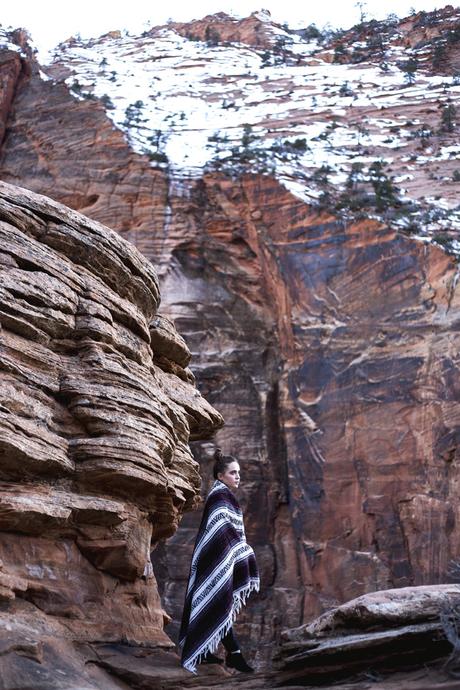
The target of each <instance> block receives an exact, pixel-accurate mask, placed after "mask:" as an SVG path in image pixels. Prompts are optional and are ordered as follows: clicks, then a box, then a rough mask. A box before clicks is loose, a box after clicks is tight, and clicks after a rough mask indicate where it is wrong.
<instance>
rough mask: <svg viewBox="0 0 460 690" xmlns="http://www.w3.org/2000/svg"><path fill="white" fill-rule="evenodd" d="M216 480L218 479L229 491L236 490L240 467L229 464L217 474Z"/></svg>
mask: <svg viewBox="0 0 460 690" xmlns="http://www.w3.org/2000/svg"><path fill="white" fill-rule="evenodd" d="M217 479H220V481H221V482H223V483H224V484H225V485H226V486H228V488H229V489H237V488H238V486H239V484H240V466H239V464H238V463H237V462H236V460H235V461H234V462H231V463H230V464H229V465H227V467H226V468H225V470H224V471H223V472H219V474H218V475H217Z"/></svg>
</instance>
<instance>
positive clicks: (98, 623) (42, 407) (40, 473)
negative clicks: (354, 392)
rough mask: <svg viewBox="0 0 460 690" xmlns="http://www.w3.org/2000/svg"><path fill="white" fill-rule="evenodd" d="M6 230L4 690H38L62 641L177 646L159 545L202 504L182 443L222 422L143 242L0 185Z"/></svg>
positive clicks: (0, 312)
mask: <svg viewBox="0 0 460 690" xmlns="http://www.w3.org/2000/svg"><path fill="white" fill-rule="evenodd" d="M0 235H1V238H2V240H1V243H2V252H1V255H0V322H1V331H0V344H1V352H2V357H1V386H0V394H1V404H0V600H1V602H2V610H1V613H0V644H2V645H3V646H5V645H6V647H5V649H3V647H2V654H4V655H5V656H3V657H2V681H4V683H5V685H3V686H2V687H10V685H9V683H13V679H15V682H16V681H17V679H18V678H21V679H22V675H21V674H22V673H24V679H27V683H28V687H29V686H30V687H38V686H36V685H34V682H38V678H39V676H40V673H45V670H46V669H48V670H49V669H50V668H51V669H52V667H53V663H55V662H56V659H57V658H58V657H59V655H60V652H59V651H56V648H55V645H53V644H52V643H51V640H52V639H53V638H55V637H56V636H58V637H59V636H60V637H62V638H63V640H67V642H68V644H72V643H74V642H75V641H78V642H79V643H84V642H87V641H89V640H91V641H97V640H102V641H107V640H128V641H132V642H139V643H146V644H150V645H155V644H159V645H163V646H171V642H170V640H169V639H168V638H167V636H166V635H165V634H164V632H163V624H164V622H165V620H167V616H166V614H165V612H164V610H163V608H162V605H161V603H160V599H159V596H158V591H157V587H156V582H155V579H154V578H153V576H152V572H151V567H150V550H151V548H153V547H154V546H155V544H156V543H157V541H158V540H159V539H160V538H164V537H167V536H170V535H171V534H173V532H174V531H175V529H176V528H177V524H178V521H179V519H180V517H181V515H182V513H183V511H184V510H187V509H190V508H191V507H192V506H193V505H194V503H195V501H196V496H197V492H198V491H199V486H200V477H199V473H198V465H197V463H196V462H195V461H194V459H193V457H192V455H191V452H190V449H189V445H188V444H189V440H190V439H199V438H204V437H207V436H209V435H210V434H212V433H213V432H214V431H215V429H216V428H218V427H219V426H220V425H221V424H222V418H221V416H220V414H219V413H218V412H216V410H214V409H213V408H212V407H211V405H209V404H208V403H207V402H206V401H205V400H204V399H203V398H202V397H201V396H200V394H199V393H198V391H197V390H196V389H195V387H194V385H193V376H192V374H191V373H190V372H189V370H188V369H187V368H186V367H187V364H188V360H189V358H190V353H189V351H188V349H187V347H186V345H185V343H184V341H183V339H182V338H181V337H180V336H179V335H178V334H177V332H176V331H175V328H174V326H173V324H172V323H171V322H170V321H168V320H167V319H165V318H163V317H161V315H158V314H157V308H158V305H159V297H160V296H159V291H158V280H157V277H156V274H155V271H154V269H153V267H152V265H151V264H150V263H149V262H148V261H147V260H146V259H144V258H143V257H142V256H141V254H139V252H138V251H137V250H136V249H135V248H134V247H132V246H130V245H129V244H128V243H126V242H125V241H124V240H122V239H121V238H120V237H119V236H118V235H116V234H115V233H113V232H112V231H110V230H108V229H107V228H105V227H104V226H102V225H99V224H98V223H96V222H94V221H91V220H89V219H88V218H85V217H84V216H81V215H79V214H78V213H75V212H73V211H71V210H70V209H67V208H65V207H63V206H61V205H60V204H57V203H55V202H52V201H50V200H49V199H46V198H44V197H40V196H38V195H35V194H33V193H31V192H28V191H26V190H23V189H20V188H16V187H12V186H10V185H6V184H3V183H1V184H0ZM151 332H152V336H151ZM63 644H64V645H65V643H64V642H63ZM24 645H25V646H26V647H27V649H25V648H24ZM10 652H11V653H10ZM35 657H37V658H35ZM38 657H39V658H38ZM31 659H32V661H34V659H35V661H34V663H31V664H30V668H29V661H30V660H31ZM53 659H54V661H53ZM37 660H38V661H39V662H40V663H39V664H37V663H36V662H37ZM74 661H75V660H74ZM66 663H68V665H69V664H70V667H72V668H74V666H75V665H77V666H78V663H77V661H75V663H74V662H73V661H71V660H69V659H67V662H66ZM64 665H65V664H64ZM58 667H59V668H60V666H59V664H58ZM34 669H35V670H36V672H37V674H38V675H34ZM40 669H41V670H40ZM50 673H51V671H50ZM51 676H53V674H52V673H51ZM51 676H50V677H51ZM24 682H25V680H24ZM50 682H51V681H50ZM88 683H89V680H88ZM11 687H19V686H17V685H11ZM40 687H42V686H41V685H40ZM46 687H48V686H46ZM49 687H57V686H54V685H50V686H49ZM59 687H61V686H59ZM63 687H64V686H63ZM69 687H75V686H74V685H73V686H72V685H70V686H69ZM88 687H92V686H91V685H88ZM95 687H100V686H98V685H96V686H95ZM104 687H105V686H104ZM107 687H108V686H107Z"/></svg>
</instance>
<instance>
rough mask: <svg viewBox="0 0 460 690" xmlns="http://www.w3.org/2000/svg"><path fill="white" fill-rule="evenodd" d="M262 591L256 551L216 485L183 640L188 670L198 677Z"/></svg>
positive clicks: (193, 571)
mask: <svg viewBox="0 0 460 690" xmlns="http://www.w3.org/2000/svg"><path fill="white" fill-rule="evenodd" d="M258 589H259V574H258V571H257V565H256V559H255V556H254V551H253V550H252V549H251V547H250V546H249V544H247V543H246V536H245V533H244V525H243V515H242V513H241V509H240V506H239V504H238V501H237V500H236V498H235V496H234V495H233V493H232V492H231V491H230V489H229V488H228V487H227V486H226V485H225V484H224V483H223V482H221V481H219V480H216V481H215V482H214V485H213V487H212V489H211V491H210V492H209V494H208V498H207V500H206V504H205V507H204V512H203V518H202V520H201V525H200V529H199V531H198V535H197V538H196V542H195V549H194V551H193V556H192V564H191V567H190V576H189V581H188V586H187V594H186V597H185V605H184V613H183V616H182V625H181V630H180V634H179V645H180V646H181V647H182V665H183V666H184V668H186V669H187V670H189V671H192V673H195V669H196V666H197V664H199V663H200V661H201V660H202V659H203V658H204V657H205V656H206V654H207V653H208V652H214V651H215V650H216V648H217V646H218V644H219V642H220V640H221V639H222V638H223V637H224V636H225V634H226V633H227V632H228V630H229V629H230V628H231V626H232V623H233V621H234V619H235V617H236V615H237V613H238V611H239V610H240V608H241V606H242V605H243V604H244V603H245V602H246V598H247V597H248V596H249V594H250V593H251V592H252V590H258Z"/></svg>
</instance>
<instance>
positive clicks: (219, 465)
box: [212, 448, 236, 479]
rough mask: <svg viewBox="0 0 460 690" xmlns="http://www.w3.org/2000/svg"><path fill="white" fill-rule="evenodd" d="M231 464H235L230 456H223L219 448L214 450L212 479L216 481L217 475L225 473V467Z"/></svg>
mask: <svg viewBox="0 0 460 690" xmlns="http://www.w3.org/2000/svg"><path fill="white" fill-rule="evenodd" d="M232 462H236V460H235V458H234V457H233V456H232V455H223V454H222V450H221V449H220V448H216V450H215V451H214V467H213V470H212V473H213V475H214V479H217V475H218V474H221V473H223V472H225V470H226V469H227V467H228V466H229V465H231V464H232Z"/></svg>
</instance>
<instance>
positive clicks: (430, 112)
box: [48, 8, 460, 251]
mask: <svg viewBox="0 0 460 690" xmlns="http://www.w3.org/2000/svg"><path fill="white" fill-rule="evenodd" d="M422 14H423V13H422ZM220 16H221V15H220ZM221 17H222V16H221ZM207 19H209V27H211V28H210V29H209V30H208V31H207V36H208V40H206V41H203V40H196V36H194V35H193V24H191V25H190V30H189V31H187V32H184V30H183V28H182V31H181V33H179V32H178V30H177V28H175V25H172V24H171V25H169V26H165V27H159V28H156V29H152V30H150V31H147V32H144V34H142V35H140V36H133V35H129V34H127V33H126V32H125V33H123V34H122V33H120V32H115V33H111V34H108V35H105V36H102V37H100V38H98V39H94V40H90V41H81V40H78V39H71V40H70V41H68V42H67V43H64V44H62V45H61V46H60V47H59V50H58V51H57V52H56V54H55V56H54V60H53V63H52V64H51V65H50V66H49V68H48V72H49V74H50V75H51V76H53V77H54V78H55V79H58V80H62V79H65V81H66V83H67V84H68V86H69V88H70V90H71V92H72V93H73V94H74V95H75V97H76V98H88V97H89V98H94V97H96V98H98V99H101V100H102V102H103V103H104V104H105V107H106V109H107V115H108V116H109V117H110V118H111V119H112V120H113V122H114V124H115V125H116V126H117V127H118V128H120V129H122V130H123V131H124V132H125V133H126V137H127V139H128V141H129V142H130V145H131V146H132V147H133V149H134V150H135V151H137V152H139V153H142V154H144V155H146V156H148V157H149V158H150V159H151V161H152V165H154V166H158V165H160V166H162V167H167V168H168V170H169V172H170V175H171V176H172V177H174V178H181V179H184V178H193V177H197V176H200V175H202V174H203V171H205V170H209V169H218V170H221V171H223V172H225V173H227V174H229V175H236V174H240V173H241V172H245V171H249V172H256V171H258V172H262V173H267V174H274V175H275V176H276V177H277V178H279V179H280V180H281V181H282V182H283V183H284V184H285V185H286V186H287V187H288V188H289V189H290V190H291V191H292V192H293V193H294V194H296V195H298V196H299V197H301V198H302V199H304V200H305V201H307V202H314V203H322V204H324V205H328V206H331V208H335V210H339V211H341V212H342V213H345V214H349V213H356V212H361V213H363V212H364V213H366V214H367V215H369V214H370V215H375V216H377V217H384V218H386V219H391V221H392V222H396V223H398V224H399V225H400V226H401V227H404V228H407V229H408V230H409V231H411V232H413V233H414V234H416V235H417V236H421V237H423V236H427V237H428V236H430V237H432V236H433V235H435V237H436V239H437V241H439V242H441V243H443V244H445V245H446V246H448V247H449V248H451V249H453V250H455V251H457V249H458V248H459V247H460V244H457V241H456V236H457V231H458V229H460V210H459V206H458V198H457V192H458V186H459V185H458V182H459V179H460V161H459V151H460V147H459V145H458V137H457V133H456V131H457V129H456V123H455V118H456V113H455V102H456V101H458V100H459V98H460V78H459V77H458V75H457V73H456V72H455V71H454V70H451V73H450V74H449V73H445V74H439V73H438V74H433V51H434V50H435V49H436V46H438V47H439V45H440V42H441V43H442V41H444V43H445V44H446V45H447V46H448V47H449V48H451V47H452V46H454V48H455V47H456V41H457V34H456V32H458V27H459V26H460V10H453V8H450V9H449V8H446V10H445V11H444V13H439V14H438V15H436V16H434V18H433V17H432V16H431V15H423V16H421V15H416V16H415V17H412V18H408V19H407V20H405V22H404V21H403V22H399V23H398V22H396V21H395V20H394V18H393V19H390V20H389V21H388V22H387V23H382V22H380V23H378V22H370V23H368V24H364V25H361V26H360V27H358V28H359V29H360V31H357V30H356V27H355V31H351V32H349V33H348V34H345V33H343V34H340V35H335V36H329V37H327V36H326V37H324V36H319V37H318V36H314V34H315V32H314V31H312V30H311V28H310V31H308V30H307V31H304V32H298V31H297V32H294V31H291V30H289V29H288V28H287V27H280V26H279V25H276V24H274V23H272V22H271V20H270V17H269V15H268V14H266V13H259V14H258V15H255V17H254V19H255V20H257V21H258V22H260V24H261V26H262V27H263V30H264V34H265V35H266V36H270V35H271V36H272V42H271V45H270V44H268V45H267V42H266V41H265V44H264V45H250V44H244V43H231V42H224V41H222V40H221V38H220V36H219V34H218V32H217V31H215V30H214V31H213V29H212V26H213V23H212V20H213V18H212V17H210V18H207ZM203 21H205V20H203ZM236 21H237V20H234V19H232V18H230V17H227V22H228V23H231V22H236ZM424 22H425V23H424ZM221 23H222V22H221ZM425 24H426V26H425ZM426 27H428V30H427V28H426ZM446 27H447V30H446ZM449 27H452V29H450V28H449ZM422 29H423V30H424V34H423V35H424V36H426V39H424V40H418V41H417V42H416V43H415V45H411V40H410V37H411V35H413V34H414V32H417V31H419V32H420V31H421V30H422ZM446 31H447V33H448V34H449V35H447V33H446ZM187 36H188V37H187ZM312 36H313V37H312ZM441 36H444V38H440V37H441ZM446 36H447V39H446ZM451 36H452V37H453V38H452V39H451V40H449V39H450V37H451ZM356 56H358V57H356ZM357 60H359V62H358V61H357ZM411 61H412V63H414V64H415V63H418V64H416V66H415V69H413V70H412V68H411ZM447 71H449V70H447ZM438 72H439V70H438ZM449 113H450V120H449V117H448V116H449ZM371 196H373V197H374V200H375V197H377V200H376V203H372V204H371V203H370V202H369V198H370V197H371Z"/></svg>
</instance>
